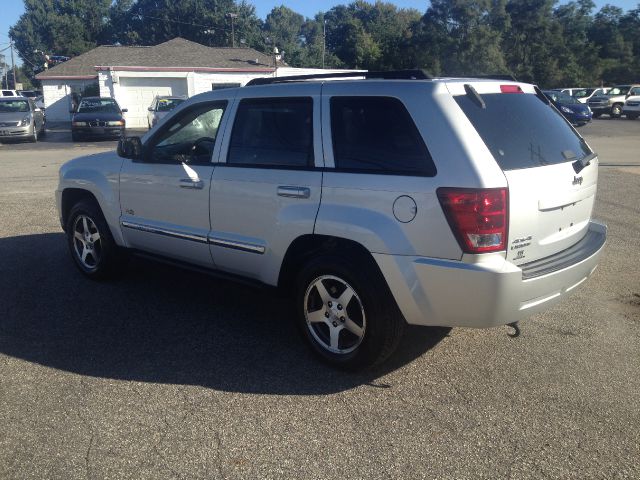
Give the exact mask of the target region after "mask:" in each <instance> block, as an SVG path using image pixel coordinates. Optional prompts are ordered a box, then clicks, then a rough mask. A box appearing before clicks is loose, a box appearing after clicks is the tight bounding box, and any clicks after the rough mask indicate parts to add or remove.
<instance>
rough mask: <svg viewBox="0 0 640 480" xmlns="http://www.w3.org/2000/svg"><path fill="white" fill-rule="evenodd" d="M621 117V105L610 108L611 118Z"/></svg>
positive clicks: (617, 104)
mask: <svg viewBox="0 0 640 480" xmlns="http://www.w3.org/2000/svg"><path fill="white" fill-rule="evenodd" d="M621 115H622V105H620V104H619V103H616V104H615V105H613V106H612V107H611V118H620V116H621Z"/></svg>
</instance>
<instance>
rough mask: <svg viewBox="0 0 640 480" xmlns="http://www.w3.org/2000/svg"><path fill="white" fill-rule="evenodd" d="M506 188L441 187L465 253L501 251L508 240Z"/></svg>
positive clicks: (444, 205) (440, 195)
mask: <svg viewBox="0 0 640 480" xmlns="http://www.w3.org/2000/svg"><path fill="white" fill-rule="evenodd" d="M507 192H508V190H507V189H506V188H484V189H470V188H448V187H442V188H439V189H438V190H437V194H438V199H439V200H440V205H442V209H443V210H444V214H445V216H446V217H447V221H448V222H449V225H450V226H451V230H453V233H454V235H455V236H456V238H457V240H458V243H459V244H460V248H462V250H463V251H464V252H465V253H487V252H497V251H500V250H504V249H505V245H506V242H507V224H508V222H507V218H508V217H507V213H508V195H507Z"/></svg>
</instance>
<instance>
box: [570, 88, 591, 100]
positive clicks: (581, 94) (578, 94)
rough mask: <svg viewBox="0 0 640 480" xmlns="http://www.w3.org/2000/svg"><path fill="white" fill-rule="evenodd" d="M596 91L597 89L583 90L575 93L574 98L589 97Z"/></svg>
mask: <svg viewBox="0 0 640 480" xmlns="http://www.w3.org/2000/svg"><path fill="white" fill-rule="evenodd" d="M594 90H595V88H583V89H582V90H578V91H577V92H576V93H574V94H573V96H574V97H575V98H584V97H588V96H589V95H591V94H592V93H593V91H594Z"/></svg>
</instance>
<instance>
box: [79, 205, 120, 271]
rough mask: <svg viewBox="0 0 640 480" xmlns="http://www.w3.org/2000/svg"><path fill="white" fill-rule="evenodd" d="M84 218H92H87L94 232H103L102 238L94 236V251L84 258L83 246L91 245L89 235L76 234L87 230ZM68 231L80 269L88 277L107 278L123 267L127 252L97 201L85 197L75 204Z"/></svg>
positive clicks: (84, 247)
mask: <svg viewBox="0 0 640 480" xmlns="http://www.w3.org/2000/svg"><path fill="white" fill-rule="evenodd" d="M83 219H88V220H89V221H90V223H89V221H88V222H87V224H88V225H89V231H90V233H92V234H95V233H98V234H99V239H92V240H91V242H90V243H92V245H90V246H91V247H92V249H90V250H92V252H89V253H88V255H87V256H86V258H85V260H84V261H83V259H82V253H81V250H82V251H84V250H85V249H86V247H88V246H89V245H88V242H89V239H87V238H85V239H84V240H80V239H78V238H76V233H81V234H82V232H84V230H85V229H84V228H83V227H84V225H81V223H83ZM79 230H80V231H79ZM66 235H67V245H68V247H69V251H70V253H71V257H72V258H73V261H74V263H75V265H76V267H78V270H80V271H81V272H82V273H83V274H84V275H86V276H87V277H89V278H91V279H92V280H102V279H107V278H111V277H113V276H114V275H115V274H117V273H118V272H119V271H120V270H121V267H122V265H123V262H124V260H125V256H124V253H123V252H122V251H121V249H120V248H119V247H118V246H117V245H116V243H115V242H114V240H113V236H112V235H111V230H109V226H108V225H107V222H106V220H105V219H104V216H103V215H102V211H101V210H100V207H98V205H96V203H95V201H91V200H81V201H80V202H78V203H76V204H75V205H74V206H73V207H72V208H71V210H70V211H69V215H68V217H67V224H66ZM90 257H91V259H90Z"/></svg>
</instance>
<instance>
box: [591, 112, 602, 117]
mask: <svg viewBox="0 0 640 480" xmlns="http://www.w3.org/2000/svg"><path fill="white" fill-rule="evenodd" d="M600 115H602V114H601V113H594V114H593V115H591V116H592V117H593V118H600Z"/></svg>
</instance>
